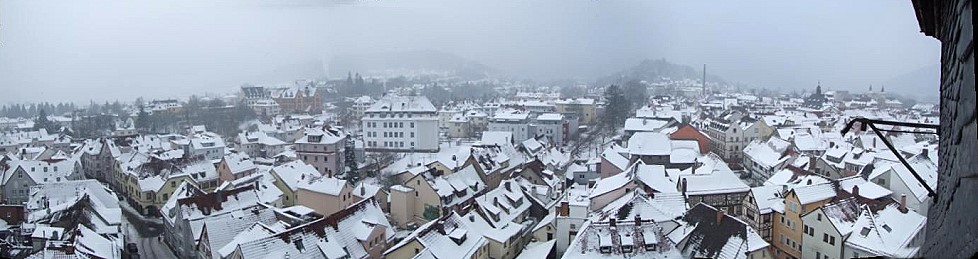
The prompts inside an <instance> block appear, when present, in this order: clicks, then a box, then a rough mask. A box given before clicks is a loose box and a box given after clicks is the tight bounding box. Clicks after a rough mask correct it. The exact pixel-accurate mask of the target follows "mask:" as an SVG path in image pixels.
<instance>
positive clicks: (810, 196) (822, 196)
mask: <svg viewBox="0 0 978 259" xmlns="http://www.w3.org/2000/svg"><path fill="white" fill-rule="evenodd" d="M791 190H792V191H794V192H795V195H797V196H798V202H800V203H801V205H806V204H809V203H813V202H817V201H824V200H828V199H831V198H832V197H835V195H836V194H837V193H836V190H835V187H834V186H832V183H830V182H826V183H821V184H813V185H805V186H799V187H795V188H794V189H791Z"/></svg>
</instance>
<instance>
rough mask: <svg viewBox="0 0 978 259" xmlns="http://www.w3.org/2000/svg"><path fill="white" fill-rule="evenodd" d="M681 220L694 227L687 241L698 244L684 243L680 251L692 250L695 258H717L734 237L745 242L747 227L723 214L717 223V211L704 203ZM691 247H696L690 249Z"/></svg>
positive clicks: (697, 205)
mask: <svg viewBox="0 0 978 259" xmlns="http://www.w3.org/2000/svg"><path fill="white" fill-rule="evenodd" d="M683 220H684V221H686V222H688V223H689V224H695V225H696V227H695V228H694V229H693V230H692V232H691V233H690V234H689V236H688V237H687V239H688V240H699V242H686V245H685V247H682V248H681V250H686V249H693V250H692V251H693V252H695V255H697V256H706V257H717V256H719V255H720V251H721V250H722V249H723V246H725V245H726V244H727V241H728V240H730V237H732V236H734V235H736V236H738V237H740V238H741V239H742V240H745V241H746V240H747V225H745V224H744V222H743V221H740V220H737V219H736V218H734V217H733V216H731V215H727V214H724V215H723V218H722V219H721V220H720V221H719V222H717V209H716V208H713V207H712V206H710V205H706V204H704V203H699V204H696V206H694V207H693V208H691V209H689V211H687V212H686V215H685V216H683ZM691 245H698V246H696V247H690V246H691Z"/></svg>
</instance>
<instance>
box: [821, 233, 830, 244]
mask: <svg viewBox="0 0 978 259" xmlns="http://www.w3.org/2000/svg"><path fill="white" fill-rule="evenodd" d="M822 242H825V243H828V242H829V234H822Z"/></svg>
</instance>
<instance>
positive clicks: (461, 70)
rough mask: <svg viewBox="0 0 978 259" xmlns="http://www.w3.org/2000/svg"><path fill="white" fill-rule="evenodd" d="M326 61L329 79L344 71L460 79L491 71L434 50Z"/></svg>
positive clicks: (478, 76)
mask: <svg viewBox="0 0 978 259" xmlns="http://www.w3.org/2000/svg"><path fill="white" fill-rule="evenodd" d="M327 63H328V65H327V71H326V72H327V73H328V75H329V76H330V77H331V78H339V77H343V78H345V77H346V76H347V73H348V72H354V73H357V72H360V73H363V72H367V71H375V72H381V71H421V70H426V71H444V72H450V73H452V74H454V75H455V76H458V77H461V78H464V79H484V78H487V77H488V76H489V74H490V73H491V72H492V71H493V69H492V68H490V67H489V66H486V65H484V64H482V63H479V62H476V61H472V60H469V59H465V58H462V57H459V56H457V55H454V54H451V53H446V52H441V51H435V50H413V51H397V52H383V53H371V54H351V55H338V56H334V57H333V58H331V59H330V60H329V61H328V62H327Z"/></svg>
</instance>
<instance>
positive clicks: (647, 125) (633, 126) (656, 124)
mask: <svg viewBox="0 0 978 259" xmlns="http://www.w3.org/2000/svg"><path fill="white" fill-rule="evenodd" d="M668 124H669V122H668V121H665V120H657V119H647V118H628V119H625V127H624V130H625V131H626V132H629V131H635V132H657V131H658V130H660V129H662V127H665V126H666V125H668Z"/></svg>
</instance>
